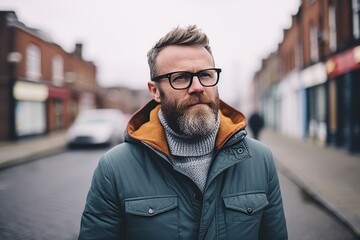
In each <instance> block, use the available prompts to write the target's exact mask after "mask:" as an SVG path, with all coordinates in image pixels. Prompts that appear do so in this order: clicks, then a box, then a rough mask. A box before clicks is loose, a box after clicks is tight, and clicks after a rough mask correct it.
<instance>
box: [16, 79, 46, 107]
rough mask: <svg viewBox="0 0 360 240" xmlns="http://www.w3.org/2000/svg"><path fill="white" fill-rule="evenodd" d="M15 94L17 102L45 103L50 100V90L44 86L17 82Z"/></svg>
mask: <svg viewBox="0 0 360 240" xmlns="http://www.w3.org/2000/svg"><path fill="white" fill-rule="evenodd" d="M13 94H14V97H15V99H17V100H25V101H38V102H43V101H45V100H46V99H47V98H48V94H49V90H48V87H47V86H46V85H43V84H38V83H30V82H16V83H15V86H14V89H13Z"/></svg>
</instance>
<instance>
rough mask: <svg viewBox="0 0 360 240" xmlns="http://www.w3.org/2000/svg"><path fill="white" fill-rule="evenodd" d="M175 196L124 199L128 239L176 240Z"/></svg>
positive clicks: (176, 202)
mask: <svg viewBox="0 0 360 240" xmlns="http://www.w3.org/2000/svg"><path fill="white" fill-rule="evenodd" d="M177 206H178V199H177V196H175V195H170V196H169V195H166V196H151V197H141V198H129V199H125V212H126V226H127V237H128V239H160V238H163V239H178V238H179V234H178V221H179V219H178V211H177Z"/></svg>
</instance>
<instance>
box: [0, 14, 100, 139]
mask: <svg viewBox="0 0 360 240" xmlns="http://www.w3.org/2000/svg"><path fill="white" fill-rule="evenodd" d="M96 73H97V70H96V66H95V65H94V63H93V62H90V61H86V60H84V59H83V57H82V44H80V43H77V44H76V46H75V50H74V52H72V53H68V52H66V51H64V50H63V49H62V48H61V47H60V46H59V45H57V44H56V43H54V42H53V41H52V40H51V39H50V38H49V36H48V35H47V34H46V33H44V32H42V31H40V30H38V29H33V28H30V27H28V26H26V25H25V24H23V23H22V22H20V21H19V20H18V18H17V16H16V14H15V12H13V11H0V140H16V139H18V138H21V137H27V136H33V135H39V134H40V135H41V134H46V133H49V132H52V131H56V130H59V129H65V128H67V127H68V126H69V125H70V124H71V122H72V121H73V119H74V118H75V116H76V115H77V113H78V112H79V111H80V110H82V109H85V108H95V107H96V106H97V104H98V102H99V88H98V84H97V80H96Z"/></svg>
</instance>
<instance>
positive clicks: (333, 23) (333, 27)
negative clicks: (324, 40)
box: [329, 4, 337, 52]
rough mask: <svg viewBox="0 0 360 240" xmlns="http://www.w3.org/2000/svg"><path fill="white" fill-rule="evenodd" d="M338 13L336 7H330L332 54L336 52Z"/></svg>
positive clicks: (331, 5)
mask: <svg viewBox="0 0 360 240" xmlns="http://www.w3.org/2000/svg"><path fill="white" fill-rule="evenodd" d="M336 45H337V41H336V11H335V6H334V5H333V4H330V6H329V47H330V50H331V51H332V52H334V51H335V50H336V47H337V46H336Z"/></svg>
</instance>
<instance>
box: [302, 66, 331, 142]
mask: <svg viewBox="0 0 360 240" xmlns="http://www.w3.org/2000/svg"><path fill="white" fill-rule="evenodd" d="M326 79H327V75H326V68H325V64H324V63H322V62H319V63H317V64H314V65H312V66H310V67H308V68H306V69H304V70H303V71H301V74H300V80H301V85H302V86H303V87H304V91H305V106H306V107H305V116H304V119H305V135H306V137H307V138H308V139H309V140H312V141H314V142H315V143H318V144H320V145H325V144H326V137H327V123H326V109H327V104H326V103H327V101H326V98H327V96H326Z"/></svg>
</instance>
